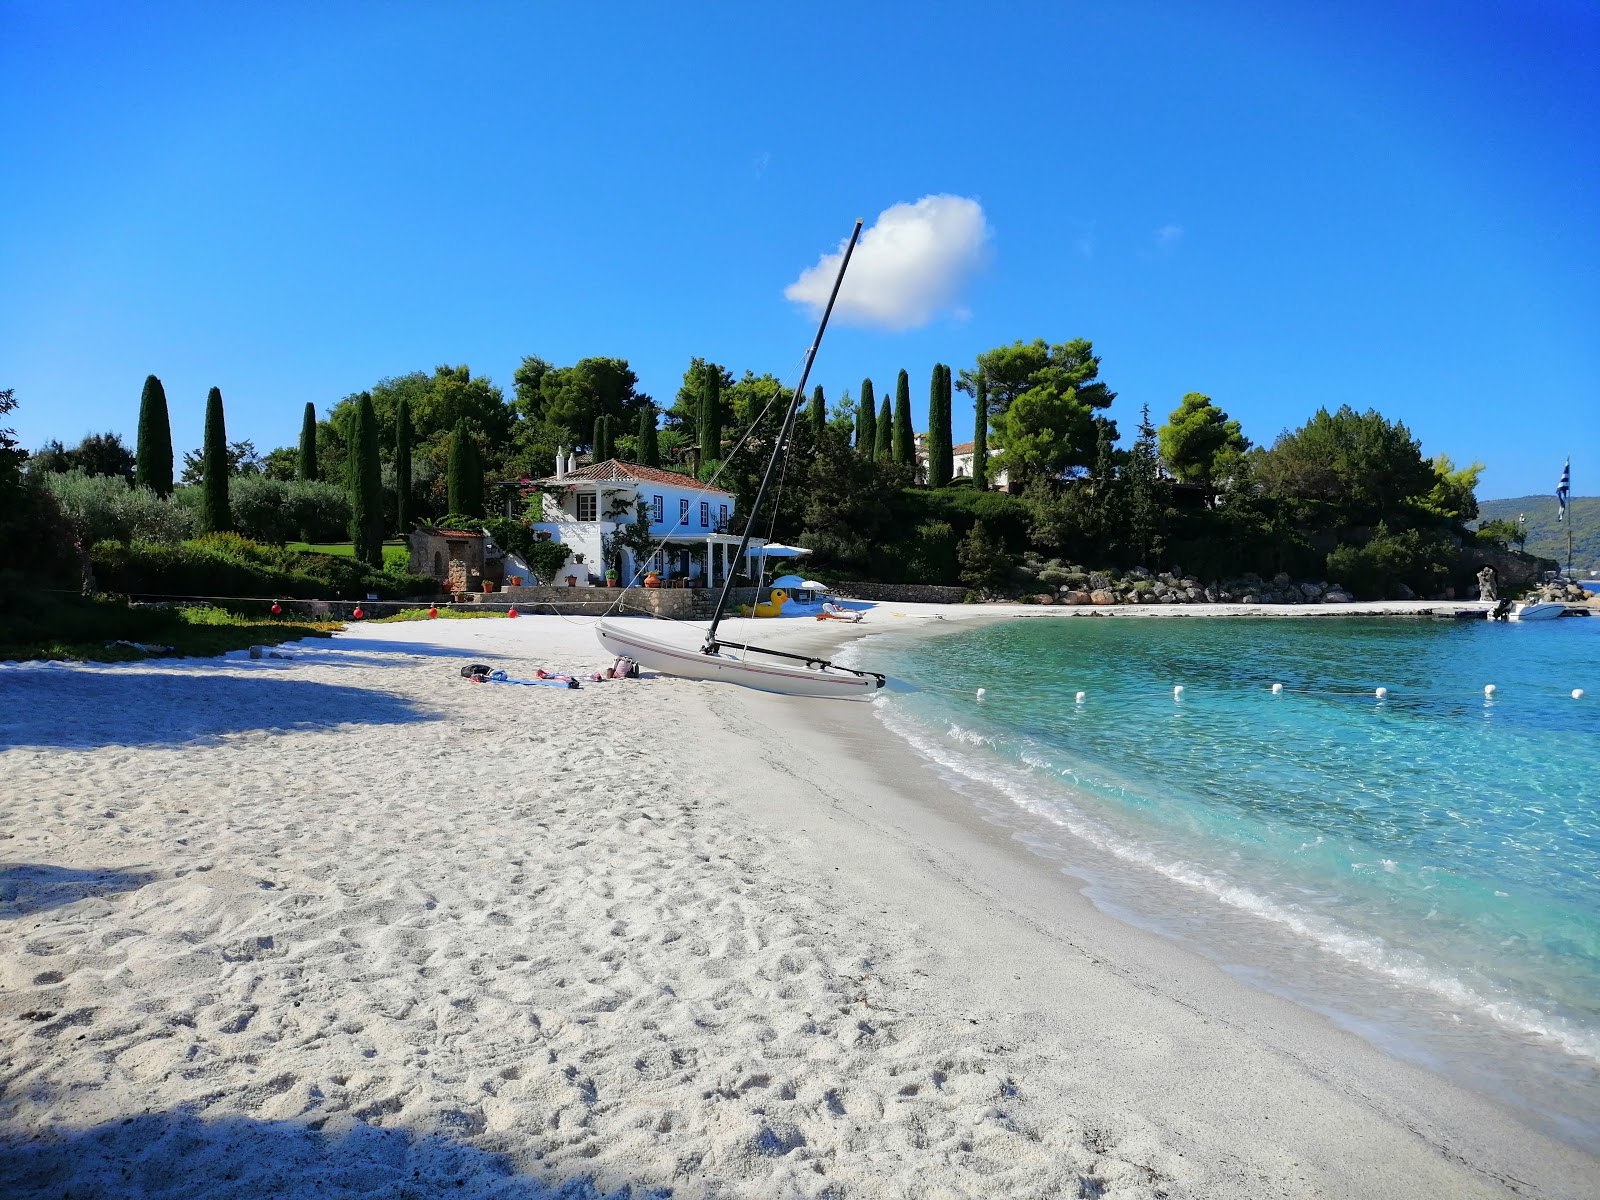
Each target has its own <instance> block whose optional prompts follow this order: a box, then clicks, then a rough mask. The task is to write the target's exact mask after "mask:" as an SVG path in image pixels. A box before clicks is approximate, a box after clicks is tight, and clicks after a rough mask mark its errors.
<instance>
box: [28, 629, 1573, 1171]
mask: <svg viewBox="0 0 1600 1200" xmlns="http://www.w3.org/2000/svg"><path fill="white" fill-rule="evenodd" d="M1347 607H1348V608H1354V606H1347ZM1385 607H1386V608H1388V609H1403V608H1405V607H1406V606H1400V605H1389V606H1385ZM1434 607H1441V606H1438V605H1435V606H1434ZM1448 607H1457V606H1454V605H1452V606H1448ZM1460 607H1471V606H1470V605H1463V606H1460ZM1315 609H1316V611H1317V612H1318V614H1319V615H1326V614H1327V612H1328V610H1327V608H1326V607H1324V606H1315ZM1020 611H1022V612H1026V613H1027V614H1028V615H1029V616H1030V617H1035V616H1046V615H1050V616H1055V615H1058V614H1059V615H1067V614H1071V615H1073V616H1074V617H1076V616H1078V615H1079V614H1080V613H1082V614H1084V615H1089V614H1088V612H1087V610H1071V609H1022V610H1020ZM1144 611H1149V610H1144ZM1157 611H1159V612H1161V614H1162V615H1169V614H1170V615H1180V614H1182V615H1189V614H1195V615H1202V614H1204V612H1205V608H1204V607H1203V606H1194V607H1187V608H1176V607H1173V608H1168V609H1164V610H1157ZM1224 611H1232V612H1237V611H1238V610H1237V606H1233V607H1231V608H1230V609H1229V610H1224ZM1263 611H1264V612H1265V613H1270V614H1272V615H1292V610H1289V609H1287V608H1282V607H1280V608H1276V609H1274V608H1270V607H1268V608H1264V609H1263ZM999 615H1005V610H1001V609H997V608H991V607H987V606H986V607H982V608H971V609H935V608H932V607H925V606H916V605H880V606H878V608H877V609H876V610H875V611H874V612H873V614H872V616H871V618H870V619H869V621H868V622H867V623H866V624H864V625H862V626H831V625H829V626H824V625H821V624H819V623H815V622H811V621H790V622H763V623H762V626H763V630H762V632H763V633H764V634H766V635H768V636H769V637H771V636H778V637H783V638H787V639H791V640H793V641H795V642H797V643H798V642H805V643H810V642H813V641H820V642H826V641H828V640H836V639H842V638H850V637H855V636H859V635H861V634H863V633H871V632H873V631H879V630H884V629H897V628H905V627H907V626H908V625H914V624H917V623H924V624H927V625H928V626H929V627H932V626H933V624H934V623H935V619H936V618H950V619H956V618H961V617H969V616H970V617H992V616H999ZM1123 615H1124V611H1118V612H1117V616H1119V617H1121V616H1123ZM589 626H590V623H589V622H588V621H587V620H579V619H570V620H569V619H563V618H557V617H527V616H524V617H521V618H519V619H517V620H514V621H506V620H473V621H445V620H440V621H432V622H420V623H412V624H384V625H370V624H369V625H360V626H356V627H353V628H352V629H351V630H350V631H349V632H348V633H346V634H343V635H340V636H339V637H337V638H336V639H333V640H331V641H314V642H306V643H302V644H300V645H298V646H291V647H287V648H286V650H287V652H288V653H290V654H292V655H293V657H292V658H291V659H272V658H264V659H260V660H251V659H249V658H247V657H243V656H230V657H229V658H227V659H221V660H169V661H158V662H150V663H140V664H127V665H116V666H96V665H59V664H51V665H21V666H19V665H10V666H0V781H3V782H0V796H3V801H0V815H3V825H0V1030H3V1031H4V1038H3V1048H0V1195H3V1196H6V1197H17V1198H22V1197H30V1198H31V1197H52V1198H64V1197H67V1196H72V1197H123V1196H139V1197H163V1198H165V1197H172V1198H177V1197H208V1198H209V1197H241V1198H242V1197H252V1198H258V1197H298V1196H312V1195H318V1196H345V1195H351V1196H353V1195H370V1196H378V1197H413V1196H414V1197H432V1196H439V1195H451V1196H464V1197H491V1196H492V1197H515V1198H525V1197H526V1198H531V1197H547V1196H563V1197H587V1196H632V1197H643V1196H666V1195H671V1196H674V1197H699V1196H706V1197H746V1196H748V1197H775V1196H797V1197H800V1196H803V1197H876V1196H891V1197H892V1196H907V1197H1012V1196H1016V1197H1080V1196H1106V1197H1144V1198H1152V1200H1153V1198H1156V1197H1219V1196H1241V1197H1244V1196H1248V1197H1299V1196H1328V1197H1341V1198H1343V1197H1413V1196H1414V1197H1479V1196H1482V1197H1490V1196H1523V1197H1527V1196H1534V1197H1581V1196H1592V1195H1594V1194H1596V1193H1597V1192H1600V1164H1597V1163H1596V1161H1595V1160H1594V1159H1593V1158H1592V1157H1590V1156H1587V1155H1585V1154H1583V1153H1582V1152H1580V1151H1578V1150H1576V1149H1573V1148H1571V1147H1569V1146H1567V1145H1565V1144H1563V1143H1560V1142H1557V1141H1554V1140H1551V1139H1549V1138H1547V1137H1544V1136H1543V1135H1541V1134H1539V1133H1536V1132H1533V1131H1531V1130H1529V1129H1528V1128H1526V1127H1525V1126H1524V1125H1523V1124H1522V1123H1520V1121H1519V1120H1518V1118H1517V1116H1516V1115H1515V1114H1514V1113H1513V1112H1511V1111H1510V1110H1508V1109H1503V1108H1501V1107H1500V1106H1498V1105H1497V1104H1495V1103H1493V1102H1491V1101H1488V1100H1485V1099H1482V1098H1479V1097H1476V1096H1474V1095H1472V1094H1469V1093H1467V1092H1466V1091H1464V1090H1462V1089H1460V1088H1457V1087H1455V1086H1454V1085H1452V1084H1450V1083H1448V1082H1446V1081H1444V1080H1442V1079H1440V1078H1438V1077H1436V1076H1434V1075H1431V1074H1429V1073H1428V1072H1427V1071H1425V1070H1424V1069H1422V1068H1421V1067H1419V1066H1416V1065H1414V1064H1410V1063H1405V1062H1401V1061H1398V1060H1396V1059H1392V1058H1390V1057H1387V1056H1386V1055H1384V1054H1383V1053H1382V1052H1380V1051H1379V1050H1378V1049H1377V1048H1375V1047H1374V1046H1373V1045H1371V1044H1369V1043H1368V1042H1366V1041H1363V1040H1362V1039H1360V1038H1358V1037H1356V1036H1354V1035H1353V1034H1350V1033H1348V1032H1345V1031H1342V1030H1340V1029H1339V1028H1337V1027H1336V1026H1335V1025H1334V1024H1333V1023H1332V1022H1330V1021H1328V1020H1327V1019H1325V1018H1324V1017H1322V1016H1319V1015H1318V1014H1316V1013H1313V1012H1311V1011H1310V1010H1308V1009H1305V1008H1302V1007H1300V1006H1298V1005H1295V1004H1293V1003H1291V1002H1290V1001H1288V1000H1284V999H1281V998H1278V997H1275V996H1273V995H1270V994H1267V993H1265V992H1260V991H1256V990H1253V989H1251V988H1249V987H1247V986H1245V985H1243V984H1241V983H1240V982H1238V981H1236V980H1235V979H1233V978H1232V977H1230V976H1228V975H1227V974H1226V973H1224V972H1223V971H1222V970H1220V969H1219V968H1217V967H1216V966H1214V965H1213V964H1211V963H1210V962H1209V961H1207V960H1205V959H1203V958H1201V957H1200V956H1199V955H1197V954H1194V953H1191V952H1189V951H1187V950H1185V949H1183V948H1182V947H1179V946H1177V945H1174V944H1173V943H1171V942H1168V941H1166V940H1163V939H1161V938H1159V937H1157V936H1156V935H1154V934H1151V933H1148V932H1145V931H1142V930H1139V929H1137V928H1133V927H1131V926H1128V925H1125V924H1122V923H1120V922H1118V921H1116V920H1114V919H1113V918H1111V917H1109V916H1106V915H1105V914H1103V913H1101V912H1100V911H1099V910H1097V909H1096V908H1095V907H1094V906H1093V905H1092V904H1090V903H1089V902H1088V901H1087V900H1086V899H1084V897H1083V896H1082V895H1081V894H1080V892H1079V889H1080V887H1081V884H1080V883H1079V882H1078V881H1075V880H1074V879H1072V878H1071V877H1070V876H1067V875H1064V874H1063V873H1061V872H1060V871H1059V870H1057V869H1055V868H1053V867H1052V866H1050V865H1049V864H1047V863H1045V862H1044V861H1042V860H1040V859H1037V858H1033V857H1030V856H1029V855H1027V854H1026V853H1024V852H1022V851H1020V850H1019V848H1018V847H1017V846H1016V845H1015V844H1014V843H1012V842H1011V840H1010V839H1009V838H1008V837H1007V836H1005V835H1003V834H1002V833H1000V832H998V831H997V830H996V829H994V828H993V827H992V826H989V825H986V824H985V823H984V822H983V821H982V820H980V819H979V818H978V816H977V815H976V814H975V813H973V812H972V811H971V810H970V806H969V805H967V804H966V803H965V802H963V801H962V800H961V798H960V797H958V796H956V795H954V794H953V793H950V792H948V791H947V790H945V789H944V787H943V786H942V785H941V784H940V782H939V780H938V777H937V776H936V775H935V774H934V773H933V772H932V771H930V770H928V769H927V768H926V766H925V765H924V764H922V763H921V762H920V761H919V760H918V759H917V758H916V757H915V755H914V754H913V753H912V752H911V750H910V749H909V748H907V747H905V746H903V745H902V744H900V743H898V742H896V741H895V740H894V739H893V738H891V737H890V736H889V735H888V734H887V733H885V732H884V731H883V730H882V728H881V726H879V725H878V723H877V721H876V719H875V717H874V716H873V709H872V707H871V706H869V705H866V704H859V703H846V702H827V701H802V700H794V699H789V698H783V697H775V696H766V695H760V694H756V693H750V692H746V691H743V690H740V689H737V688H734V687H730V686H727V685H718V684H709V683H694V682H687V681H682V680H677V679H671V678H662V677H646V678H643V679H638V680H615V681H605V682H589V683H585V684H584V685H583V687H582V688H581V689H579V690H577V691H567V690H558V689H553V688H542V687H539V688H524V687H515V686H506V685H488V684H485V685H475V684H472V683H470V682H468V681H466V680H463V679H461V678H460V676H459V674H458V671H459V668H460V667H461V666H462V665H463V664H465V663H467V662H474V661H476V662H484V663H489V664H491V665H493V666H496V667H503V668H504V669H505V670H506V671H507V672H508V673H509V674H511V675H512V676H516V677H527V676H529V675H531V674H532V672H533V671H534V669H535V668H536V667H540V666H543V667H546V668H566V669H570V670H573V671H579V672H588V671H593V670H595V669H597V668H599V667H601V666H604V665H607V663H608V662H609V660H608V659H607V658H606V657H605V656H604V655H603V653H602V651H601V650H600V648H599V647H598V645H597V644H596V642H595V640H594V637H593V634H592V631H591V629H590V627H589ZM731 632H732V630H731V629H730V633H731Z"/></svg>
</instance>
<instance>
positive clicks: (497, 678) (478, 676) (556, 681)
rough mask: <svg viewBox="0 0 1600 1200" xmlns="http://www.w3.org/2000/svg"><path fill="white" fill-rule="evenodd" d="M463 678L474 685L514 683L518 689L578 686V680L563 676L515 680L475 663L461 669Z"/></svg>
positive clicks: (503, 673) (502, 672)
mask: <svg viewBox="0 0 1600 1200" xmlns="http://www.w3.org/2000/svg"><path fill="white" fill-rule="evenodd" d="M461 677H462V678H463V679H467V680H470V681H471V682H473V683H514V684H516V685H517V686H518V687H553V688H568V689H570V688H575V687H577V686H578V681H577V680H576V679H572V678H569V677H568V676H565V675H562V676H560V677H556V678H550V679H513V678H511V676H509V675H507V674H506V673H505V672H504V671H498V670H495V669H493V668H491V667H487V666H485V665H484V664H482V663H473V664H472V665H471V666H466V667H462V668H461Z"/></svg>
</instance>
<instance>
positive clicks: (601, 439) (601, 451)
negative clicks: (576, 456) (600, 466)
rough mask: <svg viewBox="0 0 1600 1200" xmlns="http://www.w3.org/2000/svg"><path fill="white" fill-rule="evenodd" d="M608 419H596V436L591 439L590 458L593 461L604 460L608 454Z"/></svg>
mask: <svg viewBox="0 0 1600 1200" xmlns="http://www.w3.org/2000/svg"><path fill="white" fill-rule="evenodd" d="M605 450H606V419H605V418H604V417H596V418H595V419H594V437H592V438H590V439H589V459H590V461H592V462H603V461H604V460H605V457H606V454H605Z"/></svg>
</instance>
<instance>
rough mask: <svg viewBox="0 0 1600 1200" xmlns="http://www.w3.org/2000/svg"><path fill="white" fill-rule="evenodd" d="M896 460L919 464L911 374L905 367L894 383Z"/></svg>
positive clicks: (914, 464)
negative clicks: (912, 411) (912, 417)
mask: <svg viewBox="0 0 1600 1200" xmlns="http://www.w3.org/2000/svg"><path fill="white" fill-rule="evenodd" d="M894 461H895V462H897V463H905V464H907V465H908V466H913V467H914V466H916V465H917V435H916V431H915V430H914V429H913V428H912V426H911V376H909V375H907V374H906V373H905V370H904V369H903V368H902V369H901V371H900V378H899V379H897V380H895V384H894Z"/></svg>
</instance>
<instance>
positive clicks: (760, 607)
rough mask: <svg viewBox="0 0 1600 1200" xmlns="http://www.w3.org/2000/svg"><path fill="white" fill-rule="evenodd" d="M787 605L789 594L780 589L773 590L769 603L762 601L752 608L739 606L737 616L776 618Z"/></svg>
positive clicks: (744, 605) (745, 605)
mask: <svg viewBox="0 0 1600 1200" xmlns="http://www.w3.org/2000/svg"><path fill="white" fill-rule="evenodd" d="M787 603H789V593H788V592H786V591H784V590H783V589H782V588H773V589H772V600H771V601H770V602H767V601H763V602H762V603H760V604H757V605H756V606H755V607H754V608H752V607H751V606H750V605H748V604H741V605H740V606H739V615H740V616H741V617H776V616H778V615H780V612H781V610H782V608H783V606H784V605H785V604H787Z"/></svg>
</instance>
